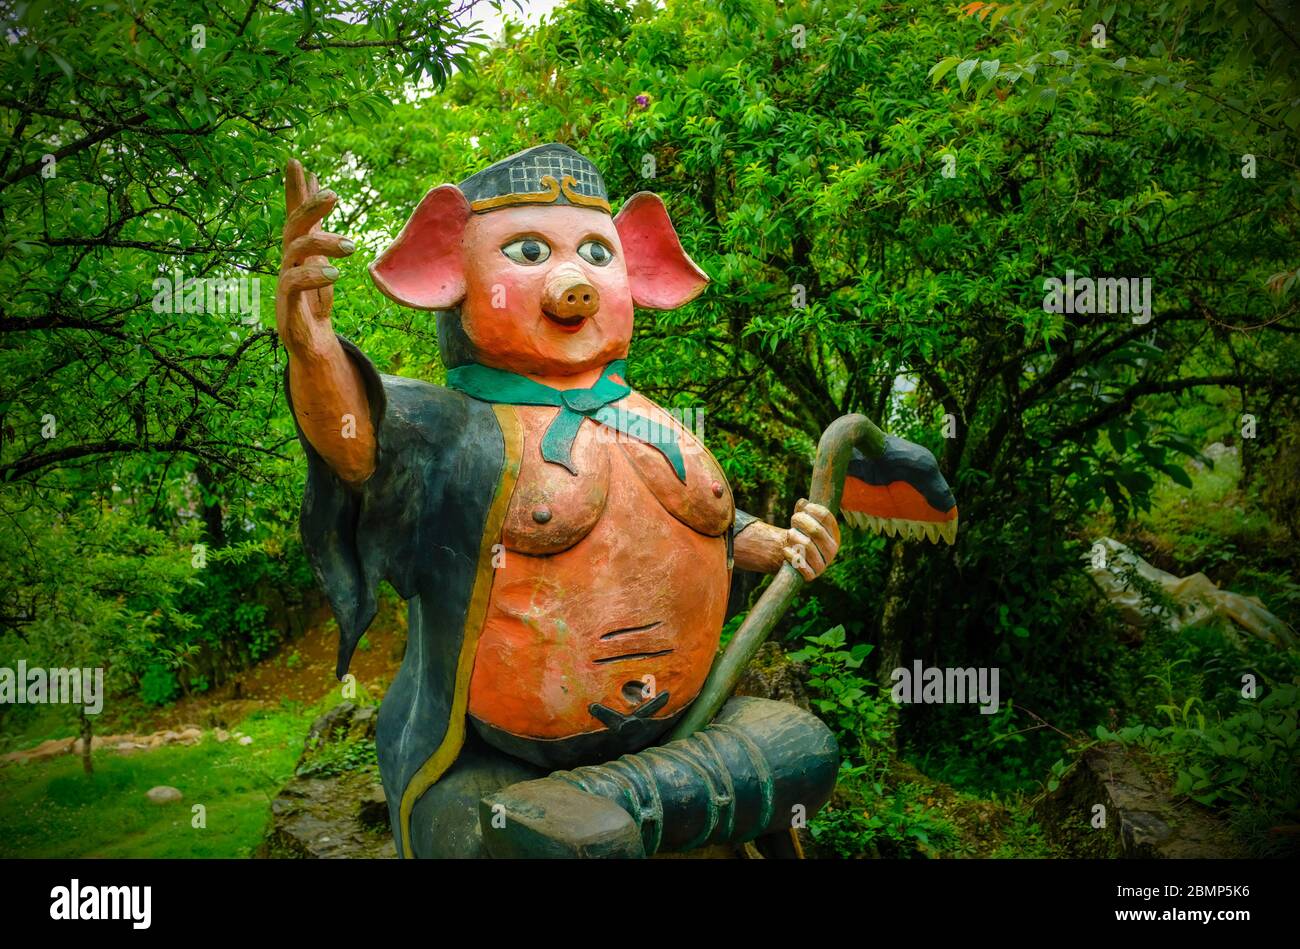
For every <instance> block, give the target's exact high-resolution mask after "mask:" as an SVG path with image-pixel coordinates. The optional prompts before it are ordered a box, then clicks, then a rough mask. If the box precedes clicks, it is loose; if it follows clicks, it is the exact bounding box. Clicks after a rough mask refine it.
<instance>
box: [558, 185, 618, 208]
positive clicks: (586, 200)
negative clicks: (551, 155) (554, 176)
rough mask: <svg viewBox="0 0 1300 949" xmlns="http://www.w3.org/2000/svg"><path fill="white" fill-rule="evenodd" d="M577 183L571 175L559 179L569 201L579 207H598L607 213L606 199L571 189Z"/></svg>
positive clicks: (607, 203)
mask: <svg viewBox="0 0 1300 949" xmlns="http://www.w3.org/2000/svg"><path fill="white" fill-rule="evenodd" d="M577 183H578V180H577V179H576V178H574V177H573V175H565V176H564V177H563V178H562V179H561V180H560V187H561V188H562V189H563V190H564V196H565V197H566V198H568V199H569V201H570V202H572V203H573V204H576V205H578V206H579V207H584V208H600V210H602V211H604V212H605V213H606V214H608V213H609V202H608V201H606V200H605V199H604V198H596V197H592V196H591V195H586V194H579V193H578V192H577V191H574V190H573V186H574V185H576V184H577Z"/></svg>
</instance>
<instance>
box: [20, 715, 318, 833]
mask: <svg viewBox="0 0 1300 949" xmlns="http://www.w3.org/2000/svg"><path fill="white" fill-rule="evenodd" d="M327 704H328V702H322V703H320V704H319V707H316V706H313V707H307V706H304V705H302V704H301V703H285V704H284V705H282V706H281V707H280V708H278V709H271V710H262V711H256V712H253V713H252V714H250V715H249V716H248V717H247V718H245V719H244V720H243V721H242V722H241V723H240V724H239V726H238V730H240V731H242V732H243V733H244V734H246V735H249V736H251V737H252V738H253V743H252V744H251V745H240V744H239V743H238V742H237V741H235V740H234V739H232V740H230V741H227V742H224V743H218V742H217V741H216V739H215V738H214V737H213V734H212V732H205V733H204V737H203V741H202V742H200V743H199V744H197V745H192V746H184V745H169V746H165V747H163V748H159V749H156V750H154V751H138V752H136V753H135V754H133V755H125V756H124V755H119V754H117V753H116V752H113V751H99V752H97V753H96V754H95V773H94V774H91V775H87V774H85V773H84V772H83V770H82V765H81V759H80V758H78V757H74V756H72V755H65V756H61V757H58V758H54V759H52V760H49V761H45V762H34V763H31V764H27V765H7V766H5V767H4V769H3V771H2V772H0V783H3V787H4V793H3V798H2V799H0V857H161V858H171V857H248V856H250V855H251V854H252V852H253V850H254V849H255V848H256V847H257V845H258V844H259V843H260V842H261V840H262V835H263V832H264V830H265V828H266V824H267V821H268V820H269V818H270V802H271V799H272V798H273V797H274V796H275V794H276V792H277V791H278V790H279V789H280V788H281V787H282V786H283V785H284V784H285V782H287V781H288V780H289V778H290V777H291V776H292V774H293V767H294V764H295V762H296V761H297V759H298V756H299V754H300V753H301V751H302V743H303V738H304V737H305V735H306V733H307V729H308V727H309V725H310V723H311V721H312V720H313V718H315V716H316V715H318V714H319V713H320V711H322V710H323V709H324V708H325V707H326V706H327ZM158 785H170V786H172V787H175V788H177V789H179V790H180V792H181V793H182V794H183V795H184V798H183V800H181V801H178V802H175V803H172V804H154V803H152V802H150V801H149V800H148V799H147V798H146V797H145V792H146V791H148V790H149V789H150V788H152V787H156V786H158ZM196 805H201V806H202V808H203V810H204V812H205V813H203V815H202V816H203V818H204V821H203V822H204V823H206V826H195V825H196V824H197V823H200V821H199V819H198V817H199V815H198V814H197V813H196V812H195V810H194V808H195V806H196Z"/></svg>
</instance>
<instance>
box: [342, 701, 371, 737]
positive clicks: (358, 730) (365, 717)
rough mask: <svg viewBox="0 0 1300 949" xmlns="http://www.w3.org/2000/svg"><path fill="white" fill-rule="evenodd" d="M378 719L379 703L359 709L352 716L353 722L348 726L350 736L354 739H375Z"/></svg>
mask: <svg viewBox="0 0 1300 949" xmlns="http://www.w3.org/2000/svg"><path fill="white" fill-rule="evenodd" d="M378 721H379V706H378V705H366V706H363V707H362V708H359V709H357V710H356V712H355V713H354V714H353V716H352V724H351V725H350V726H349V727H348V737H349V738H350V739H352V740H353V741H374V740H375V725H376V724H377V723H378Z"/></svg>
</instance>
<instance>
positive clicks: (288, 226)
mask: <svg viewBox="0 0 1300 949" xmlns="http://www.w3.org/2000/svg"><path fill="white" fill-rule="evenodd" d="M338 200H339V196H338V195H336V194H335V193H334V192H333V191H328V190H326V191H318V192H317V193H316V194H314V195H312V196H311V197H309V198H307V200H306V201H304V202H303V203H302V204H301V205H299V206H298V207H297V208H296V209H295V210H294V211H292V212H290V214H289V217H288V219H287V220H286V221H285V222H284V247H285V248H288V246H289V245H290V244H292V243H293V242H294V241H295V240H297V239H298V238H299V237H302V236H303V235H304V234H307V233H309V232H310V231H311V229H312V228H313V227H314V226H315V225H316V224H318V223H319V222H320V220H321V218H323V217H325V215H327V214H329V213H330V212H331V211H333V210H334V205H336V204H337V203H338Z"/></svg>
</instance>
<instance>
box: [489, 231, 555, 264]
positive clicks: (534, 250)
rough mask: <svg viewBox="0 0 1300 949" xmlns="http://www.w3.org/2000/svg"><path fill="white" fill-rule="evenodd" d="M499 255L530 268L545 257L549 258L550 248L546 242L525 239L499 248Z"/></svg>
mask: <svg viewBox="0 0 1300 949" xmlns="http://www.w3.org/2000/svg"><path fill="white" fill-rule="evenodd" d="M501 253H503V254H505V255H506V256H507V257H509V258H510V259H511V260H513V261H514V262H515V263H517V264H523V265H525V266H530V265H532V264H540V263H541V262H542V261H543V260H545V259H546V258H547V257H550V256H551V248H550V247H549V246H547V243H546V241H540V240H538V239H537V238H535V237H525V238H524V239H523V240H518V241H511V242H510V243H509V244H507V245H506V246H505V247H502V248H501Z"/></svg>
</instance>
